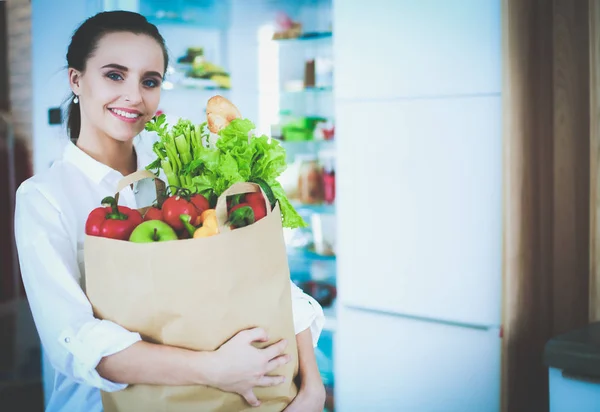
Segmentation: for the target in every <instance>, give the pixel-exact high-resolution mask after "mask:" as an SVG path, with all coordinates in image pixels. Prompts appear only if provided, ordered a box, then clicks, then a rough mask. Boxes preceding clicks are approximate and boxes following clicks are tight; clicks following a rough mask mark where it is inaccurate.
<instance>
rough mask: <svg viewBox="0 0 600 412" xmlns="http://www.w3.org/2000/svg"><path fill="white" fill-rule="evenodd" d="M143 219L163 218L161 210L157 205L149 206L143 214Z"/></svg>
mask: <svg viewBox="0 0 600 412" xmlns="http://www.w3.org/2000/svg"><path fill="white" fill-rule="evenodd" d="M144 220H163V214H162V210H160V209H159V208H157V207H154V206H153V207H151V208H150V209H148V210H147V211H146V214H144Z"/></svg>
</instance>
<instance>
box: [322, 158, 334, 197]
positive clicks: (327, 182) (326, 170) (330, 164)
mask: <svg viewBox="0 0 600 412" xmlns="http://www.w3.org/2000/svg"><path fill="white" fill-rule="evenodd" d="M319 157H320V161H321V164H322V165H323V168H322V179H323V201H324V202H325V203H326V204H328V205H332V204H334V203H335V153H333V152H331V151H322V152H321V153H320V154H319Z"/></svg>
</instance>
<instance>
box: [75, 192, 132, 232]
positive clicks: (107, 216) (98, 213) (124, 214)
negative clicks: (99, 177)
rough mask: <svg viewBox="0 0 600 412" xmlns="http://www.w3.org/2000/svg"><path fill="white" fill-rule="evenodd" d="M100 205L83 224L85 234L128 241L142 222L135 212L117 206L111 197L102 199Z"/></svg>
mask: <svg viewBox="0 0 600 412" xmlns="http://www.w3.org/2000/svg"><path fill="white" fill-rule="evenodd" d="M102 205H103V206H102V207H97V208H96V209H94V210H92V211H91V212H90V214H89V215H88V218H87V221H86V222H85V233H86V234H87V235H89V236H99V237H106V238H110V239H118V240H129V236H130V235H131V232H133V229H135V228H136V227H137V225H139V224H140V223H142V222H143V221H144V219H143V218H142V215H141V213H140V212H138V211H137V210H135V209H130V208H128V207H127V206H117V201H116V199H115V198H114V197H112V196H108V197H105V198H104V199H102Z"/></svg>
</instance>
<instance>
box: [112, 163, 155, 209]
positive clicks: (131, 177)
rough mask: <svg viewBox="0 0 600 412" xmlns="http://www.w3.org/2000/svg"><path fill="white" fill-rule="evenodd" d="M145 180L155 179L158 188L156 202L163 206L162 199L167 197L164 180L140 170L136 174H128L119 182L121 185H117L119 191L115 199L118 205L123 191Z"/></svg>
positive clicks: (147, 171) (149, 172)
mask: <svg viewBox="0 0 600 412" xmlns="http://www.w3.org/2000/svg"><path fill="white" fill-rule="evenodd" d="M144 179H154V182H155V186H156V200H157V201H158V204H159V205H161V204H162V201H161V198H162V197H164V196H165V193H164V190H165V187H166V186H165V183H164V182H163V181H162V180H160V178H159V177H158V176H156V175H155V174H154V173H152V172H151V171H149V170H145V169H140V170H138V171H136V172H133V173H131V174H128V175H127V176H125V177H124V178H123V179H121V180H120V181H119V184H118V185H117V191H116V192H115V199H116V200H117V203H118V201H119V193H120V192H121V190H123V189H125V188H126V187H127V186H129V185H131V184H133V183H135V182H139V181H140V180H144Z"/></svg>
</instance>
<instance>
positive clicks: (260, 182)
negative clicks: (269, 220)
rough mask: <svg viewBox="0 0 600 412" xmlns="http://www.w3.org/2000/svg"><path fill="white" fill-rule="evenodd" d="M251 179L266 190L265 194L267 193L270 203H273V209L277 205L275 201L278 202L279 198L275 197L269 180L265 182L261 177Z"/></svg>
mask: <svg viewBox="0 0 600 412" xmlns="http://www.w3.org/2000/svg"><path fill="white" fill-rule="evenodd" d="M250 181H251V182H252V183H256V184H257V185H259V186H260V188H261V189H262V190H263V192H265V195H267V200H268V201H269V204H270V205H271V210H273V208H274V207H275V203H277V199H276V198H275V195H274V194H273V190H271V186H269V184H268V183H267V182H265V181H264V180H262V179H261V178H259V177H255V178H253V179H250Z"/></svg>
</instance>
